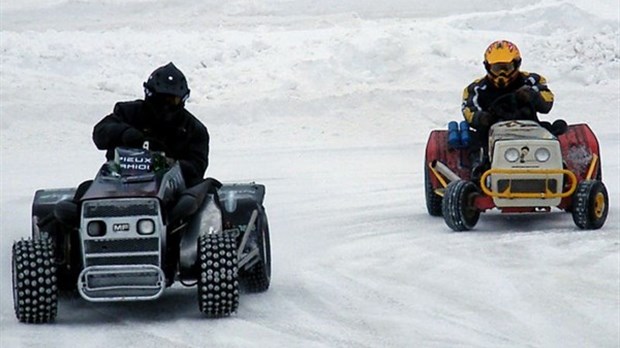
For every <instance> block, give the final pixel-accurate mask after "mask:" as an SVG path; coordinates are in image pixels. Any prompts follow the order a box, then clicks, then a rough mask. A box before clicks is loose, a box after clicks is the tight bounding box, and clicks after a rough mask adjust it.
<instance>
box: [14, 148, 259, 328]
mask: <svg viewBox="0 0 620 348" xmlns="http://www.w3.org/2000/svg"><path fill="white" fill-rule="evenodd" d="M147 148H148V146H147ZM115 154H116V157H115V159H114V160H113V161H108V162H106V163H105V164H104V165H103V166H102V167H101V169H100V170H99V172H98V173H97V175H96V177H95V179H94V180H92V181H88V182H86V183H84V184H82V185H80V186H79V187H77V188H66V189H44V190H38V191H37V192H36V193H35V195H34V201H33V204H32V235H31V237H30V238H27V239H22V240H19V241H16V242H15V243H14V244H13V252H12V273H13V301H14V307H15V315H16V316H17V319H19V321H21V322H26V323H45V322H49V321H52V320H54V318H55V317H56V314H57V308H58V292H59V291H75V290H77V291H78V292H79V294H80V295H81V297H82V298H83V299H85V300H87V301H91V302H116V301H142V300H154V299H157V298H158V297H160V296H161V295H162V294H163V292H164V290H165V289H166V288H168V287H170V286H171V285H172V284H173V283H174V282H175V281H179V282H180V283H182V284H183V285H185V286H193V285H195V286H196V289H197V295H198V308H199V310H200V311H201V312H203V313H204V314H205V315H206V316H208V317H223V316H228V315H230V314H231V313H233V312H235V311H236V310H237V308H238V305H239V289H240V287H241V288H244V289H246V290H247V291H248V292H263V291H266V290H267V289H268V288H269V284H270V279H271V251H270V242H269V226H268V222H267V215H266V213H265V208H264V207H263V199H264V195H265V186H263V185H260V184H256V183H235V184H225V185H222V184H221V183H219V182H218V181H217V180H215V179H206V180H204V181H202V182H201V183H199V184H197V185H195V186H192V187H186V186H185V182H184V180H183V176H182V175H181V167H180V165H179V163H178V162H177V161H175V160H172V159H169V158H166V157H165V155H164V154H163V153H160V152H153V151H149V150H148V149H129V148H117V149H116V152H115Z"/></svg>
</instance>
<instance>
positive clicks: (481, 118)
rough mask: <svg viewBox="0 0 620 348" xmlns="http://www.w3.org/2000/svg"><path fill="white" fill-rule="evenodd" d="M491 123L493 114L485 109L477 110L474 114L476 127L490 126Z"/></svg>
mask: <svg viewBox="0 0 620 348" xmlns="http://www.w3.org/2000/svg"><path fill="white" fill-rule="evenodd" d="M492 123H493V115H491V113H489V112H487V111H478V112H477V113H476V114H475V116H474V125H475V126H476V127H490V126H491V124H492Z"/></svg>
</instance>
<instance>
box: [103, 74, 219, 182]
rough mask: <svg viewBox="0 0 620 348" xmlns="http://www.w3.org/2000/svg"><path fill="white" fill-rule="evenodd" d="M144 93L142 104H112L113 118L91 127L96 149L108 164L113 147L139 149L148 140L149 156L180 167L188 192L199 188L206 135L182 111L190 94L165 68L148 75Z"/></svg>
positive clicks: (205, 161) (178, 76)
mask: <svg viewBox="0 0 620 348" xmlns="http://www.w3.org/2000/svg"><path fill="white" fill-rule="evenodd" d="M144 92H145V97H144V100H135V101H127V102H119V103H117V104H116V105H115V106H114V111H113V112H112V114H110V115H108V116H106V117H104V118H103V119H102V120H101V121H100V122H99V123H97V124H96V125H95V127H94V130H93V141H94V142H95V145H97V148H98V149H100V150H107V153H106V157H107V158H108V160H111V159H113V158H114V149H115V148H116V147H118V146H126V147H134V148H142V144H143V143H144V141H145V140H149V143H150V150H155V151H164V152H165V153H166V156H167V157H170V158H174V159H176V160H178V161H179V164H180V166H181V172H182V173H183V178H184V179H185V184H186V185H187V186H188V187H190V186H193V185H195V184H197V183H199V182H201V181H202V180H203V176H204V174H205V171H206V169H207V165H208V164H209V133H208V132H207V128H206V127H205V126H204V124H202V122H200V121H199V120H198V119H197V118H196V117H194V116H193V115H192V114H191V113H190V112H189V111H187V110H186V109H185V101H186V100H187V98H188V97H189V92H190V91H189V88H188V86H187V80H186V79H185V76H184V75H183V73H182V72H181V71H180V70H179V69H177V67H176V66H174V64H172V63H168V64H167V65H164V66H162V67H159V68H157V69H155V71H153V73H152V74H151V75H150V76H149V78H148V79H147V81H146V82H144Z"/></svg>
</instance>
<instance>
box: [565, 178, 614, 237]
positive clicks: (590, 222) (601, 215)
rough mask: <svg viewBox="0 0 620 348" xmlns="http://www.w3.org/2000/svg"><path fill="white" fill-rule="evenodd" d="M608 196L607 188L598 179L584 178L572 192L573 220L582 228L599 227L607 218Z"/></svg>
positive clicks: (594, 228) (591, 228)
mask: <svg viewBox="0 0 620 348" xmlns="http://www.w3.org/2000/svg"><path fill="white" fill-rule="evenodd" d="M608 212H609V196H608V195H607V188H605V185H604V184H603V183H602V182H601V181H599V180H586V181H582V182H580V183H579V185H577V190H575V193H573V206H572V213H573V221H574V222H575V225H577V227H579V228H581V229H584V230H596V229H599V228H601V227H602V226H603V225H604V224H605V220H607V213H608Z"/></svg>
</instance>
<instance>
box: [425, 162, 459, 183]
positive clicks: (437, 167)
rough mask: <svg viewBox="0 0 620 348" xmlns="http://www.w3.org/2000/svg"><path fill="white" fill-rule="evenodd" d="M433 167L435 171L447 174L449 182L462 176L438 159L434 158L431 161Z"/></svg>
mask: <svg viewBox="0 0 620 348" xmlns="http://www.w3.org/2000/svg"><path fill="white" fill-rule="evenodd" d="M431 169H432V170H433V171H434V172H437V173H439V174H441V175H443V176H445V177H446V179H448V183H450V182H452V181H457V180H461V177H459V176H458V175H456V173H454V172H453V171H452V170H450V168H448V166H446V165H445V164H443V163H441V162H439V161H438V160H433V161H432V162H431ZM435 175H437V174H435ZM446 186H448V185H447V184H446Z"/></svg>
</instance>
